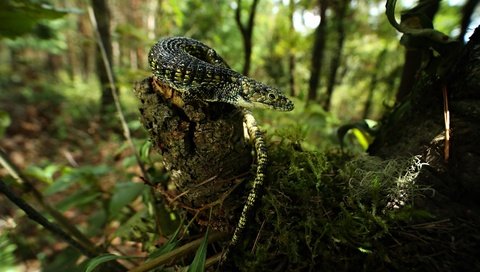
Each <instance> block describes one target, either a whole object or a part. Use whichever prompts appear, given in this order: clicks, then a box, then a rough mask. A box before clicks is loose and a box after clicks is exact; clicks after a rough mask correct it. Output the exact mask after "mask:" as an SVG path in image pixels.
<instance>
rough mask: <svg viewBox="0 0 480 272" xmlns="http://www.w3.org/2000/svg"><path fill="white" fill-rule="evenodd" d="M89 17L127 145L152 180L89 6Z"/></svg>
mask: <svg viewBox="0 0 480 272" xmlns="http://www.w3.org/2000/svg"><path fill="white" fill-rule="evenodd" d="M88 15H89V17H90V22H91V23H92V26H93V29H94V32H95V37H96V40H97V44H98V47H99V48H100V53H101V55H102V60H103V64H104V66H105V70H106V72H107V77H108V82H109V84H110V90H111V91H112V96H113V101H114V103H115V109H116V111H117V114H118V117H119V119H120V123H121V124H122V129H123V136H124V137H125V139H126V140H127V143H128V145H129V146H130V149H131V150H132V152H133V154H134V156H135V160H136V161H137V164H138V166H139V167H140V171H141V172H142V175H143V177H144V178H145V179H147V180H150V176H149V174H148V172H147V171H146V170H145V166H144V164H143V162H142V160H141V159H140V155H139V154H138V152H137V149H136V148H135V144H134V143H133V140H132V137H131V133H130V129H129V128H128V125H127V121H126V120H125V114H124V113H123V110H122V105H121V104H120V99H119V97H118V93H117V88H116V85H115V80H114V78H113V72H112V69H111V66H110V63H109V61H108V58H107V53H106V51H105V46H104V44H103V42H102V39H101V37H100V32H99V31H98V24H97V20H96V18H95V13H94V12H93V9H92V7H91V6H88ZM150 196H151V197H152V199H155V193H154V190H153V188H150ZM152 210H153V211H154V212H153V213H154V217H155V221H156V224H155V225H156V228H157V231H158V232H159V233H161V230H160V218H159V215H158V212H157V209H156V207H154V208H153V209H152Z"/></svg>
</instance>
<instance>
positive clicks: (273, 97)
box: [268, 93, 277, 100]
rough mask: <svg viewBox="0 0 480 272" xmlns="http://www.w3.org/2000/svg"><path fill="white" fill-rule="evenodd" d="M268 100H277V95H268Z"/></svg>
mask: <svg viewBox="0 0 480 272" xmlns="http://www.w3.org/2000/svg"><path fill="white" fill-rule="evenodd" d="M268 98H270V99H271V100H274V99H276V98H277V96H276V95H275V94H273V93H269V94H268Z"/></svg>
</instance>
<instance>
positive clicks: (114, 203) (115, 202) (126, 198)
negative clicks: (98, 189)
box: [109, 182, 146, 217]
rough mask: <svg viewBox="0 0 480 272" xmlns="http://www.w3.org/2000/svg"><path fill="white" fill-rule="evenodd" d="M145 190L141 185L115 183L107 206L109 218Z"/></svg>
mask: <svg viewBox="0 0 480 272" xmlns="http://www.w3.org/2000/svg"><path fill="white" fill-rule="evenodd" d="M145 188H146V187H145V185H144V184H142V183H134V182H124V183H117V184H116V185H115V189H114V191H113V196H112V199H111V200H110V204H109V212H110V217H112V216H115V215H117V214H118V212H119V211H120V210H121V209H122V208H123V207H125V206H126V205H127V204H129V203H130V202H132V201H133V200H135V198H137V197H138V196H139V195H140V194H141V193H142V192H143V190H144V189H145Z"/></svg>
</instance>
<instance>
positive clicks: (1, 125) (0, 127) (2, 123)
mask: <svg viewBox="0 0 480 272" xmlns="http://www.w3.org/2000/svg"><path fill="white" fill-rule="evenodd" d="M11 123H12V120H11V118H10V115H9V114H8V112H6V111H2V110H0V138H3V136H4V135H5V131H6V130H7V128H8V127H9V126H10V124H11Z"/></svg>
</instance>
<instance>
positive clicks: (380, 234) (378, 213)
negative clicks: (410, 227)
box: [236, 135, 431, 271]
mask: <svg viewBox="0 0 480 272" xmlns="http://www.w3.org/2000/svg"><path fill="white" fill-rule="evenodd" d="M269 155H270V160H271V162H272V165H271V166H270V168H269V173H270V176H269V184H268V186H267V188H266V189H265V190H266V191H265V194H264V197H263V199H262V204H261V205H262V207H261V208H260V209H259V210H258V211H257V214H256V218H255V219H256V221H257V223H258V224H255V225H253V226H252V227H251V228H250V230H249V231H250V235H251V236H252V237H254V238H256V237H258V239H257V241H256V243H255V245H254V250H253V251H252V244H251V243H247V242H245V244H244V246H245V248H244V250H242V252H245V253H243V254H246V255H237V259H236V261H237V263H242V265H241V266H242V267H241V270H243V271H309V270H320V271H332V270H334V269H336V270H340V271H346V270H352V269H354V270H365V271H385V270H386V269H392V268H394V269H395V268H397V269H399V268H403V267H408V266H405V265H406V264H407V262H406V261H405V260H403V259H401V258H403V257H406V256H405V255H400V256H399V255H396V252H397V251H398V244H397V243H398V240H396V239H397V238H398V234H399V232H403V231H405V228H403V227H402V226H404V225H405V224H407V223H411V222H417V221H418V222H422V221H425V220H426V219H430V218H431V216H430V214H429V213H428V212H426V211H422V210H419V209H416V208H414V206H413V204H414V199H416V198H418V197H419V196H420V195H421V193H422V192H423V191H424V189H425V188H423V187H421V186H419V185H417V184H415V182H414V181H415V178H416V177H417V175H418V173H419V171H420V169H421V167H422V164H421V163H420V162H419V160H418V159H417V158H415V157H414V158H407V159H399V160H390V161H382V160H380V159H378V158H375V157H369V156H361V157H357V158H353V157H352V156H351V155H349V154H344V153H342V152H340V151H338V150H335V149H332V150H330V151H328V152H326V153H322V152H311V151H303V150H302V147H301V144H300V142H299V141H298V138H296V137H294V136H292V137H289V136H288V135H283V136H282V137H281V140H280V141H278V142H277V143H276V144H275V145H272V146H271V147H270V149H269ZM259 226H262V227H259ZM406 232H407V233H408V231H406ZM409 258H411V256H409ZM409 258H407V259H408V260H409V262H412V263H418V262H416V261H415V260H413V261H412V260H411V259H409ZM417 261H418V260H417Z"/></svg>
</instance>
